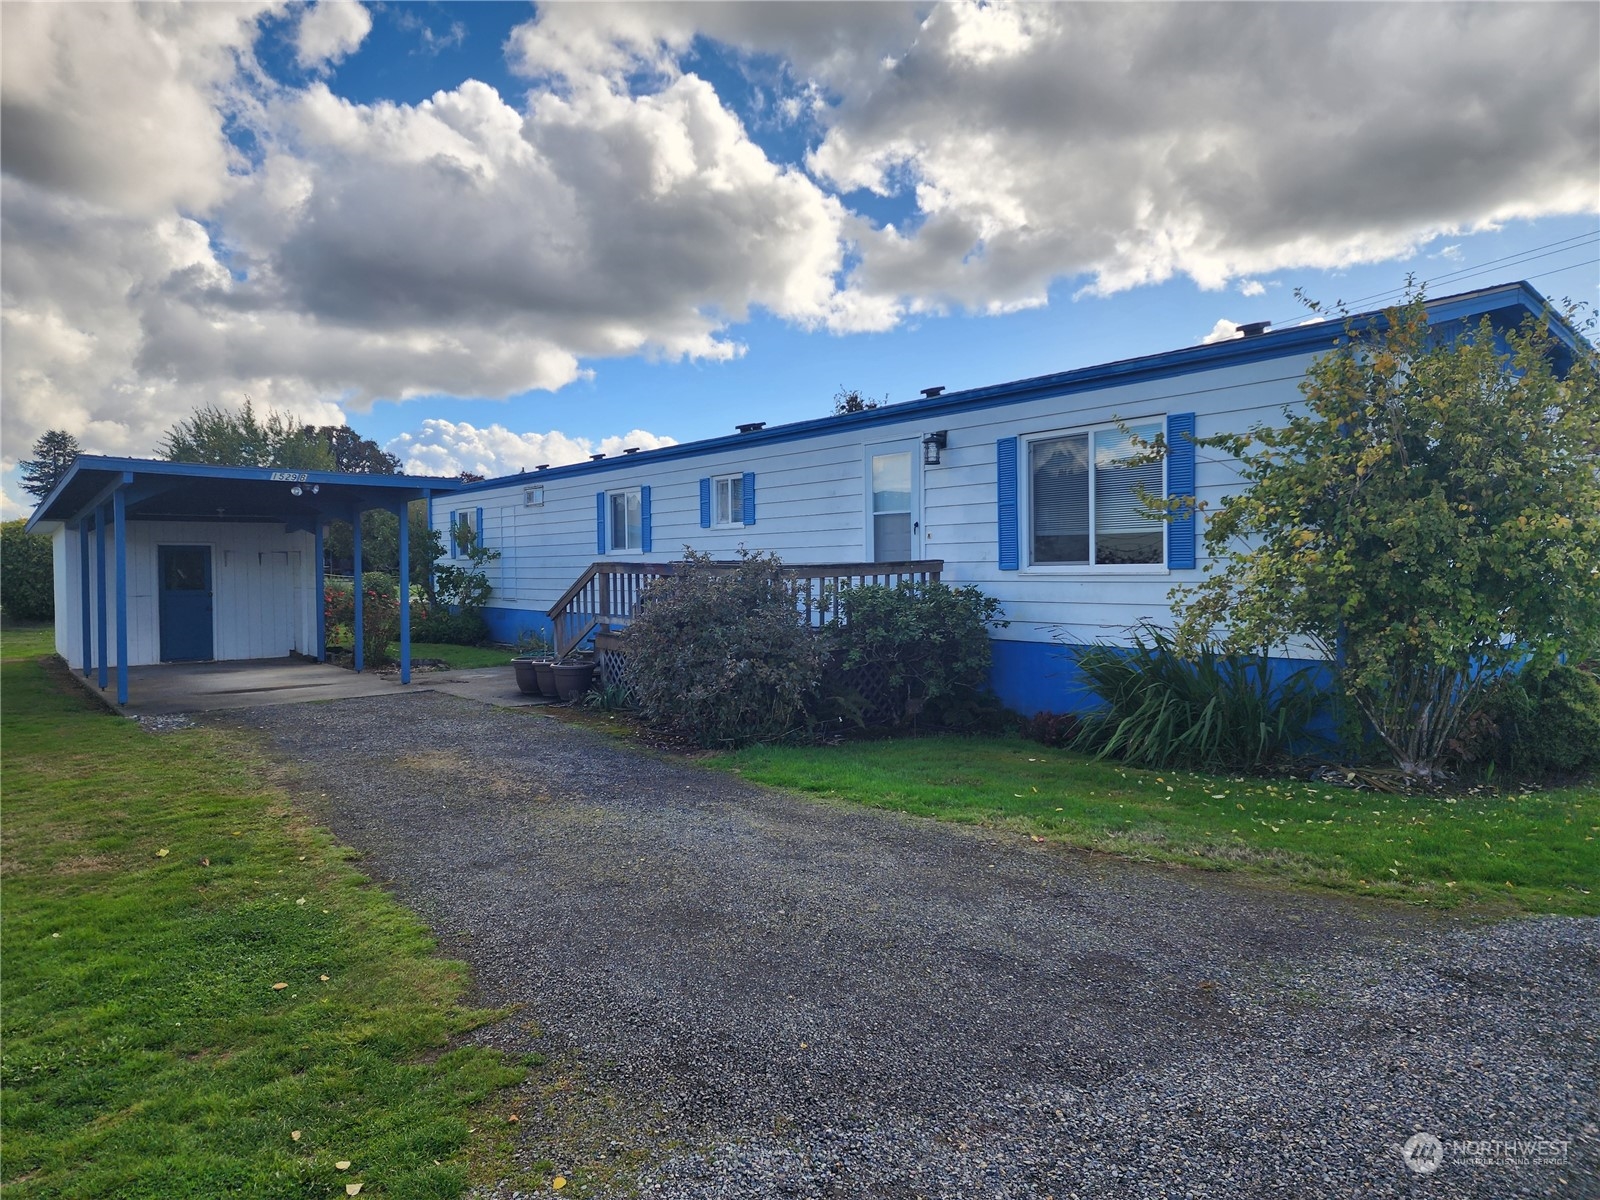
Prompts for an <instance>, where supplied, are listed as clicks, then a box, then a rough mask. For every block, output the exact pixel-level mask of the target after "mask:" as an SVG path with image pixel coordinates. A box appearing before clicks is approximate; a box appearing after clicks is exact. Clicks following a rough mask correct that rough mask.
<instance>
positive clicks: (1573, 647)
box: [1173, 288, 1600, 782]
mask: <svg viewBox="0 0 1600 1200" xmlns="http://www.w3.org/2000/svg"><path fill="white" fill-rule="evenodd" d="M1313 307H1314V308H1315V307H1316V306H1315V305H1313ZM1558 320H1559V318H1556V317H1554V316H1552V315H1546V316H1545V317H1544V318H1542V319H1538V320H1534V319H1529V320H1527V321H1525V322H1524V323H1523V324H1522V325H1520V326H1519V327H1516V328H1510V329H1506V328H1498V327H1496V326H1495V325H1494V324H1493V323H1492V322H1491V321H1489V320H1488V319H1487V318H1485V319H1484V320H1483V322H1482V323H1481V324H1479V325H1478V326H1476V327H1468V328H1466V329H1456V328H1451V327H1449V326H1446V327H1444V328H1442V329H1441V328H1435V327H1433V326H1431V325H1430V323H1429V318H1428V311H1427V304H1426V302H1425V297H1424V295H1423V293H1422V291H1421V289H1418V288H1408V294H1407V296H1406V298H1405V300H1404V301H1403V302H1402V303H1400V304H1398V305H1396V306H1395V307H1393V308H1390V309H1388V310H1386V311H1385V312H1384V313H1383V314H1382V315H1381V316H1380V317H1376V318H1373V319H1368V320H1363V321H1360V322H1357V321H1354V320H1352V319H1350V318H1348V317H1346V319H1345V322H1344V330H1343V336H1342V337H1340V338H1339V339H1338V341H1337V342H1336V343H1335V345H1334V346H1333V348H1332V349H1331V350H1329V351H1328V352H1327V353H1325V354H1323V355H1321V356H1319V357H1318V358H1317V359H1316V361H1315V362H1314V363H1313V365H1312V366H1311V368H1310V369H1309V370H1308V372H1307V374H1306V378H1305V380H1304V381H1303V382H1302V384H1301V388H1300V390H1301V392H1302V393H1303V394H1304V397H1305V403H1304V406H1303V407H1300V406H1297V407H1296V408H1294V409H1291V410H1288V411H1286V412H1285V414H1284V422H1283V424H1281V425H1277V426H1271V427H1266V426H1262V427H1257V428H1255V429H1253V430H1251V431H1250V432H1249V433H1248V434H1244V435H1226V436H1219V437H1214V438H1207V439H1204V444H1205V445H1208V446H1212V447H1216V448H1220V449H1223V450H1226V451H1227V452H1228V453H1230V454H1232V455H1234V456H1235V457H1236V458H1237V459H1238V460H1239V464H1240V471H1241V474H1242V476H1243V479H1244V482H1245V484H1246V485H1247V486H1246V487H1245V488H1244V489H1243V490H1242V491H1240V492H1239V493H1238V494H1236V495H1231V496H1229V497H1228V498H1227V499H1226V500H1225V501H1223V503H1222V504H1221V505H1220V507H1219V508H1218V509H1217V511H1216V512H1214V513H1213V514H1211V515H1210V516H1209V519H1208V520H1207V522H1206V531H1205V542H1206V546H1207V548H1208V550H1209V552H1210V563H1209V565H1208V566H1207V567H1206V570H1207V572H1208V574H1207V577H1206V578H1205V579H1204V580H1203V581H1202V582H1201V583H1199V584H1198V585H1196V586H1193V587H1189V588H1179V589H1176V590H1175V591H1174V593H1173V599H1174V601H1175V602H1176V604H1177V606H1178V611H1179V612H1180V613H1181V614H1182V619H1181V622H1180V629H1179V632H1180V635H1181V636H1182V637H1183V638H1186V639H1190V640H1198V639H1200V638H1202V637H1203V636H1204V635H1207V634H1210V633H1213V632H1215V631H1217V630H1224V631H1226V635H1227V638H1228V640H1229V641H1230V642H1231V643H1232V644H1233V645H1234V646H1235V647H1240V648H1243V647H1250V648H1256V647H1264V646H1280V645H1283V644H1285V643H1291V642H1295V641H1300V642H1310V643H1312V644H1313V645H1315V646H1317V647H1319V648H1321V649H1322V651H1323V652H1324V653H1326V655H1327V656H1328V659H1329V661H1330V662H1331V663H1332V664H1333V668H1334V670H1335V672H1336V674H1337V677H1338V680H1339V682H1340V684H1341V685H1342V687H1343V689H1344V691H1345V693H1346V694H1347V695H1348V696H1349V698H1350V699H1351V700H1352V701H1353V702H1354V703H1355V704H1356V705H1357V707H1358V708H1359V710H1360V711H1361V713H1363V714H1364V715H1365V716H1366V718H1367V720H1368V721H1370V723H1371V725H1372V728H1373V730H1374V731H1375V732H1376V734H1377V735H1378V736H1379V737H1380V738H1381V739H1382V740H1383V742H1384V744H1385V745H1386V746H1387V747H1388V749H1389V751H1390V753H1391V754H1392V755H1393V756H1394V760H1395V762H1396V764H1397V766H1399V767H1400V769H1401V770H1402V771H1404V772H1405V773H1406V775H1407V776H1409V777H1411V778H1413V779H1416V780H1419V781H1423V782H1428V781H1432V780H1433V779H1435V778H1436V777H1437V776H1439V775H1440V774H1441V772H1442V770H1443V767H1444V759H1445V755H1446V751H1447V747H1448V745H1449V742H1450V740H1451V738H1452V736H1453V735H1454V734H1455V733H1456V732H1457V730H1458V729H1459V728H1460V727H1461V723H1462V721H1463V720H1464V719H1465V718H1466V717H1467V716H1468V715H1470V714H1471V713H1472V712H1473V711H1474V710H1475V709H1476V708H1477V707H1478V706H1479V705H1480V704H1481V703H1482V700H1483V697H1484V691H1485V688H1486V686H1487V685H1488V684H1489V683H1490V682H1491V681H1492V680H1493V679H1494V677H1495V676H1496V675H1497V674H1499V673H1500V672H1503V671H1505V670H1508V669H1512V668H1514V667H1516V666H1518V665H1522V666H1523V667H1524V669H1526V670H1531V671H1534V672H1538V671H1539V670H1541V669H1542V668H1543V667H1545V666H1547V665H1548V664H1550V663H1552V662H1554V661H1556V659H1557V658H1558V657H1560V656H1562V655H1568V656H1576V657H1578V658H1583V657H1588V656H1591V655H1593V654H1594V653H1595V652H1596V650H1597V648H1600V384H1597V381H1600V360H1597V355H1596V351H1595V348H1594V345H1593V343H1592V342H1590V341H1589V340H1587V338H1586V337H1584V336H1583V334H1582V333H1580V334H1579V335H1578V336H1576V337H1573V336H1570V335H1571V333H1572V331H1573V328H1574V326H1573V324H1572V322H1571V321H1570V320H1569V321H1564V322H1562V323H1561V325H1560V329H1561V330H1564V331H1565V332H1566V333H1567V334H1568V336H1565V337H1564V336H1561V333H1560V332H1559V331H1558V325H1557V322H1558ZM1592 328H1593V322H1592V320H1591V321H1590V322H1589V323H1588V324H1587V325H1586V326H1585V330H1584V332H1588V331H1589V330H1592Z"/></svg>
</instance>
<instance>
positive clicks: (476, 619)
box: [411, 604, 489, 646]
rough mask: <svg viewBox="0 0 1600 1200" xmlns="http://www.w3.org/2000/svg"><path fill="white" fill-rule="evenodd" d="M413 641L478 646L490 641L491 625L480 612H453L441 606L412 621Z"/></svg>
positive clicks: (436, 606)
mask: <svg viewBox="0 0 1600 1200" xmlns="http://www.w3.org/2000/svg"><path fill="white" fill-rule="evenodd" d="M411 640H412V641H413V642H443V643H445V644H447V645H451V646H478V645H482V644H483V643H484V642H486V641H488V640H489V624H488V622H487V621H485V620H484V619H483V617H482V615H481V613H479V612H451V611H450V610H449V609H448V608H445V607H444V606H443V605H442V604H439V605H435V606H434V607H432V608H431V609H428V610H426V611H425V612H424V614H423V615H422V616H421V617H420V618H419V619H416V620H413V621H412V623H411Z"/></svg>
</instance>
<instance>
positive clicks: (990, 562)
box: [435, 354, 1312, 641]
mask: <svg viewBox="0 0 1600 1200" xmlns="http://www.w3.org/2000/svg"><path fill="white" fill-rule="evenodd" d="M1311 357H1312V356H1311V355H1310V354H1306V355H1300V356H1296V357H1292V358H1284V359H1278V360H1275V361H1268V362H1258V363H1249V364H1244V365H1239V366H1232V367H1224V368H1220V369H1215V370H1209V371H1197V372H1194V373H1192V374H1189V375H1185V376H1182V377H1178V378H1169V379H1158V380H1144V381H1138V382H1134V383H1129V384H1126V385H1122V386H1116V387H1106V388H1103V389H1099V390H1096V391H1093V392H1087V393H1077V394H1073V395H1068V396H1058V397H1049V398H1045V399H1039V400H1030V401H1027V402H1024V403H1017V404H1009V405H1001V406H996V407H993V408H985V409H979V410H976V411H971V412H966V413H953V414H946V415H943V416H939V417H937V418H930V417H927V416H912V415H910V414H908V416H907V419H906V421H905V422H903V423H891V424H886V425H876V426H873V427H871V428H869V429H854V430H840V431H830V432H827V433H825V434H821V435H819V436H816V437H812V438H808V439H805V440H803V441H792V442H780V443H776V444H764V445H763V444H752V445H751V446H749V447H748V448H747V449H746V448H741V447H739V446H737V445H734V446H730V447H726V448H723V449H719V450H717V451H715V452H710V453H707V454H704V455H701V456H697V457H694V458H688V459H677V460H661V461H652V459H651V456H650V455H649V454H648V453H645V454H641V455H639V456H638V460H639V461H638V462H637V463H629V464H627V465H626V466H623V467H620V468H613V469H609V470H604V471H597V472H596V473H594V474H592V475H584V476H579V477H576V478H568V479H562V478H559V477H558V478H555V479H543V478H540V477H539V476H538V475H528V476H520V477H516V478H514V479H511V480H508V481H506V483H505V484H504V486H499V487H493V488H488V489H485V490H483V491H478V492H472V493H468V494H467V495H464V496H462V497H461V498H460V499H459V500H458V501H456V505H457V506H458V507H460V508H466V509H468V510H471V509H475V508H477V507H480V506H481V507H482V508H483V510H484V540H485V544H486V545H488V546H491V547H493V548H494V549H497V550H499V551H500V552H501V555H502V557H501V559H500V561H499V562H498V563H496V564H495V565H494V567H493V568H491V570H490V579H491V582H492V583H493V584H494V588H495V593H494V596H493V597H492V599H491V601H490V603H491V604H493V605H496V606H503V607H510V608H523V609H528V610H531V611H536V612H543V611H545V610H546V609H547V608H549V606H550V605H551V604H553V603H554V602H555V600H556V599H557V598H558V597H559V596H560V595H561V593H562V592H563V591H565V590H566V588H567V587H568V586H569V585H570V584H571V583H572V582H573V580H575V579H576V578H577V577H578V575H580V574H581V573H582V572H583V571H584V570H585V569H586V568H587V567H588V566H589V564H590V563H592V562H594V561H595V560H596V558H597V557H599V556H597V554H596V551H595V495H596V493H597V492H602V491H615V490H619V489H622V488H628V487H637V486H640V485H642V484H648V485H649V486H650V489H651V507H652V542H653V549H652V552H651V553H650V555H649V556H648V557H649V559H651V560H654V561H665V560H670V559H673V558H676V557H678V556H679V555H681V553H682V551H683V548H684V547H685V546H689V547H692V548H693V549H695V550H698V551H704V552H708V553H711V554H713V555H715V556H717V557H719V558H723V557H729V556H731V555H732V554H733V553H735V552H736V551H737V550H738V548H739V547H741V546H743V547H747V548H749V549H751V550H758V551H764V552H765V551H770V552H773V553H776V554H777V555H779V556H780V557H781V558H782V559H783V560H784V561H786V562H792V563H805V562H840V561H858V560H861V559H863V558H865V556H866V553H867V551H866V499H865V497H866V489H867V483H866V479H865V456H866V448H867V447H869V446H878V445H880V444H887V443H895V442H919V441H920V439H921V437H922V435H923V434H924V433H929V432H932V431H933V429H935V428H940V429H945V430H947V431H948V441H949V444H948V446H947V447H946V449H945V450H944V451H943V454H942V456H941V459H942V461H941V463H940V465H938V466H934V467H925V468H921V469H920V474H921V480H920V483H921V520H922V535H921V537H920V539H919V544H920V546H921V553H922V556H923V557H925V558H942V559H943V560H944V561H945V575H944V578H945V579H946V580H947V581H948V582H950V583H953V584H967V583H971V584H976V585H977V586H979V587H981V588H982V589H983V590H984V591H986V592H988V593H989V594H991V595H993V596H995V597H997V598H998V599H999V600H1000V601H1001V603H1002V605H1003V606H1004V611H1005V616H1006V617H1007V618H1008V619H1009V620H1010V621H1011V625H1010V627H1009V628H1008V629H1006V630H1004V631H1003V632H1001V633H999V634H998V635H997V636H999V637H1002V638H1009V639H1013V640H1021V641H1039V640H1048V639H1050V638H1052V637H1058V638H1061V639H1062V640H1070V641H1086V640H1093V639H1095V638H1110V637H1115V636H1116V635H1117V634H1118V633H1120V631H1122V630H1123V629H1126V628H1127V627H1128V626H1129V625H1131V624H1133V623H1135V622H1137V621H1139V620H1144V619H1150V620H1155V621H1159V622H1163V623H1165V622H1169V621H1170V620H1171V618H1172V613H1171V609H1170V606H1169V603H1168V598H1167V594H1168V592H1169V590H1170V589H1172V588H1173V587H1174V586H1176V585H1179V584H1188V583H1194V582H1197V581H1198V580H1199V579H1200V577H1201V575H1200V571H1199V569H1198V568H1199V567H1200V566H1203V565H1204V558H1205V553H1204V545H1203V544H1201V545H1200V546H1199V548H1198V551H1199V552H1198V554H1197V558H1198V560H1199V561H1198V562H1197V569H1196V570H1194V571H1181V572H1173V571H1168V570H1166V569H1165V568H1164V567H1163V568H1151V569H1144V568H1133V569H1129V568H1124V569H1120V570H1113V569H1105V568H1100V569H1096V568H1083V569H1060V568H1055V569H1048V570H1046V569H1034V570H1030V569H1028V568H1027V567H1026V566H1025V567H1024V569H1023V570H1021V571H1001V570H999V568H998V558H997V545H996V536H997V529H996V522H997V511H996V498H995V487H996V484H995V442H996V440H997V439H999V438H1004V437H1017V436H1021V437H1026V436H1029V435H1032V434H1040V433H1048V432H1051V431H1055V430H1068V429H1076V428H1080V427H1084V426H1092V425H1102V424H1105V423H1108V422H1111V421H1117V420H1120V421H1126V422H1136V421H1138V420H1141V419H1144V418H1155V417H1165V416H1167V415H1168V414H1171V413H1176V412H1193V413H1195V415H1196V432H1197V435H1198V436H1200V437H1208V436H1212V435H1215V434H1218V433H1223V432H1229V431H1243V430H1247V429H1249V428H1250V427H1251V426H1253V425H1256V424H1275V423H1278V422H1279V421H1281V415H1282V410H1283V409H1284V408H1285V406H1292V405H1295V404H1296V403H1298V402H1299V400H1300V395H1299V391H1298V385H1299V382H1300V380H1301V378H1302V376H1303V372H1304V370H1305V367H1306V365H1307V364H1308V363H1309V362H1310V360H1311ZM1023 467H1024V470H1025V469H1026V464H1023ZM746 471H752V472H754V473H755V476H756V523H755V524H754V525H752V526H738V527H734V528H731V529H716V528H713V529H702V528H700V490H699V486H700V480H701V479H702V478H704V477H707V476H715V475H722V474H732V473H742V472H746ZM1237 481H1238V475H1237V470H1236V465H1235V464H1234V463H1233V462H1232V461H1231V460H1228V459H1226V458H1223V457H1221V456H1219V455H1218V454H1217V452H1215V451H1210V450H1206V449H1204V448H1200V449H1199V450H1198V452H1197V461H1196V489H1197V492H1198V494H1199V497H1200V499H1201V500H1202V501H1204V502H1206V503H1208V504H1209V505H1210V506H1211V508H1213V509H1215V508H1216V507H1217V506H1218V505H1219V504H1220V501H1221V499H1222V497H1223V496H1224V495H1225V494H1227V493H1228V491H1229V490H1230V489H1231V488H1233V487H1234V486H1235V485H1236V484H1237ZM529 483H538V484H540V485H541V486H542V487H543V489H544V496H545V503H544V505H543V506H542V507H526V506H524V504H523V488H524V487H525V486H526V485H527V484H529ZM1023 519H1024V527H1023V530H1022V535H1023V538H1024V542H1026V515H1025V514H1024V518H1023ZM448 520H449V510H448V508H447V507H445V506H441V507H440V508H439V509H438V510H436V512H435V521H436V523H437V528H439V529H440V530H441V532H444V533H445V534H446V535H448ZM606 557H609V558H619V559H620V558H626V557H630V556H626V555H607V556H606ZM631 557H635V558H642V557H645V556H642V555H633V556H631ZM1024 558H1026V555H1024Z"/></svg>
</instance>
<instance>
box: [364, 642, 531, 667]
mask: <svg viewBox="0 0 1600 1200" xmlns="http://www.w3.org/2000/svg"><path fill="white" fill-rule="evenodd" d="M514 653H515V651H512V650H508V649H507V648H506V647H504V646H452V645H450V644H449V643H448V642H412V643H411V660H412V661H413V662H415V661H416V660H417V659H419V658H437V659H442V660H443V661H444V663H445V665H446V666H448V667H450V668H451V669H452V670H456V671H465V670H468V669H470V668H472V667H505V668H506V670H507V671H509V670H510V669H511V667H510V665H509V664H510V662H511V658H512V655H513V654H514ZM389 659H390V661H391V662H399V661H400V645H399V643H398V642H391V643H390V645H389Z"/></svg>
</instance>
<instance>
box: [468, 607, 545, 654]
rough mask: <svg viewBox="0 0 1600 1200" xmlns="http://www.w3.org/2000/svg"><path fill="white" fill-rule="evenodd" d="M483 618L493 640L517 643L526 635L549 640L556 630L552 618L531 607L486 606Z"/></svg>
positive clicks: (509, 643)
mask: <svg viewBox="0 0 1600 1200" xmlns="http://www.w3.org/2000/svg"><path fill="white" fill-rule="evenodd" d="M483 619H484V621H485V622H486V623H487V624H488V626H489V638H490V640H491V641H496V642H505V643H506V644H507V645H513V646H514V645H516V643H517V642H519V641H521V640H522V639H523V638H525V637H541V638H543V639H544V640H545V641H547V642H548V641H549V640H550V637H551V634H552V633H553V632H554V626H553V625H552V624H551V622H550V618H549V617H547V616H545V615H544V613H542V612H535V611H534V610H533V609H529V608H486V609H484V610H483Z"/></svg>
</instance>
